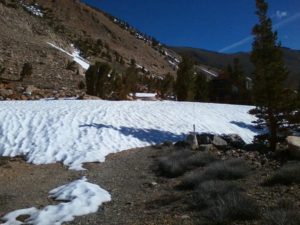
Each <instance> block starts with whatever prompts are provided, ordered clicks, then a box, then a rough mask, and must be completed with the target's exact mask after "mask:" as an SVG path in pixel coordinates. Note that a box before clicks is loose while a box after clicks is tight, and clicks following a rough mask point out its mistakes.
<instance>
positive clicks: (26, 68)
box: [20, 62, 32, 81]
mask: <svg viewBox="0 0 300 225" xmlns="http://www.w3.org/2000/svg"><path fill="white" fill-rule="evenodd" d="M31 75H32V65H31V63H29V62H27V63H24V65H23V68H22V71H21V73H20V81H23V79H24V78H25V77H29V76H31Z"/></svg>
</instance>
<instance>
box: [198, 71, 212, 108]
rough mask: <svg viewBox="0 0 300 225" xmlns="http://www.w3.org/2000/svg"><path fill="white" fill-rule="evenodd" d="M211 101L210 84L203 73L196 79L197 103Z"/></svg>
mask: <svg viewBox="0 0 300 225" xmlns="http://www.w3.org/2000/svg"><path fill="white" fill-rule="evenodd" d="M208 100H209V83H208V81H207V78H206V76H205V75H204V74H203V73H199V74H197V75H196V78H195V101H200V102H207V101H208Z"/></svg>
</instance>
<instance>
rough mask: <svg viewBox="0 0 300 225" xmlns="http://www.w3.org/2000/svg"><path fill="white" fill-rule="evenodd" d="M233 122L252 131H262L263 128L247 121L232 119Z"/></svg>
mask: <svg viewBox="0 0 300 225" xmlns="http://www.w3.org/2000/svg"><path fill="white" fill-rule="evenodd" d="M230 123H231V124H234V125H236V126H238V127H240V128H244V129H248V130H250V131H252V132H255V133H261V132H262V130H261V129H258V128H257V127H256V126H254V125H253V124H247V123H244V122H242V121H231V122H230Z"/></svg>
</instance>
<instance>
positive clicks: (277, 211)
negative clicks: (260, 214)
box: [264, 201, 300, 225]
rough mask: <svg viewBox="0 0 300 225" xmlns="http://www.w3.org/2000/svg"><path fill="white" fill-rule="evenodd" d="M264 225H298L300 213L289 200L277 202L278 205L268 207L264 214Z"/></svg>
mask: <svg viewBox="0 0 300 225" xmlns="http://www.w3.org/2000/svg"><path fill="white" fill-rule="evenodd" d="M264 224H266V225H298V224H300V213H299V212H298V210H297V208H296V206H294V205H293V204H291V203H290V202H286V201H282V202H279V204H278V206H277V207H275V208H273V209H268V210H267V211H266V213H265V214H264Z"/></svg>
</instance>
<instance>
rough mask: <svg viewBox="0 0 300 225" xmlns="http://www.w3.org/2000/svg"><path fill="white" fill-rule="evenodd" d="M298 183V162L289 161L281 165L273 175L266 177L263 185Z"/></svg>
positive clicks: (299, 179) (299, 180) (299, 182)
mask: <svg viewBox="0 0 300 225" xmlns="http://www.w3.org/2000/svg"><path fill="white" fill-rule="evenodd" d="M293 183H295V184H300V162H289V163H287V164H285V165H283V166H282V167H281V168H280V169H279V170H278V171H276V172H275V174H274V175H273V176H271V177H270V178H268V179H267V180H266V182H265V183H264V184H265V185H269V186H271V185H275V184H284V185H290V184H293Z"/></svg>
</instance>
